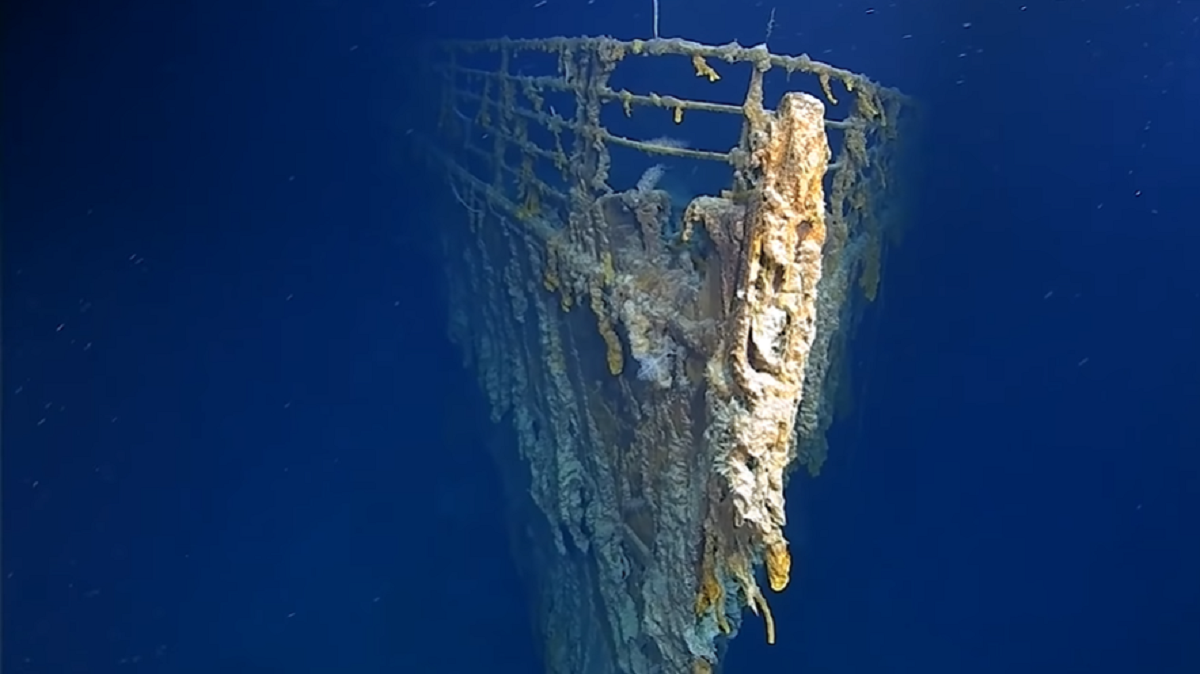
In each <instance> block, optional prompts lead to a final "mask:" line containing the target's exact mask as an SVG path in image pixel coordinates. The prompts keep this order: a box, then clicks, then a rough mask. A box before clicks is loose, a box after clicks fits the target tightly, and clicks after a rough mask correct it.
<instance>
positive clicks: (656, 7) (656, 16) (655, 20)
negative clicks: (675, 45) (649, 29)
mask: <svg viewBox="0 0 1200 674" xmlns="http://www.w3.org/2000/svg"><path fill="white" fill-rule="evenodd" d="M654 39H655V40H657V39H658V0H654Z"/></svg>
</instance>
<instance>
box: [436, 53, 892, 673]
mask: <svg viewBox="0 0 1200 674" xmlns="http://www.w3.org/2000/svg"><path fill="white" fill-rule="evenodd" d="M655 57H662V59H663V61H664V62H666V61H670V62H671V63H673V64H675V65H671V66H670V69H671V70H670V72H673V73H675V74H676V76H679V75H680V74H682V75H684V76H689V77H690V76H691V75H690V74H689V73H688V72H687V71H686V70H682V68H686V65H684V66H679V65H678V64H677V61H678V58H677V57H685V58H686V59H689V60H690V62H691V68H690V71H691V72H692V73H694V75H696V76H699V77H703V78H706V79H707V80H708V81H709V82H712V83H713V84H712V86H713V87H714V89H719V88H721V87H725V86H727V85H728V83H729V82H730V81H731V80H732V79H733V78H734V77H735V76H736V75H737V73H738V72H739V70H738V68H739V67H740V68H741V71H740V72H745V73H746V74H747V78H748V83H747V85H746V88H745V89H744V90H742V91H743V92H744V96H743V97H742V101H741V103H740V104H738V105H733V104H729V103H719V102H711V101H693V100H688V99H684V98H680V97H675V96H671V95H664V94H659V93H637V92H630V91H626V90H616V89H613V88H612V87H610V79H611V76H612V74H613V72H614V71H615V70H616V69H617V68H618V66H619V64H620V63H621V61H622V60H624V59H626V58H655ZM534 58H541V59H543V62H548V63H550V64H551V65H550V67H549V68H546V69H545V70H549V71H550V73H548V74H534V72H532V71H530V68H531V66H529V61H530V60H531V59H534ZM672 58H674V60H673V61H671V59H672ZM718 62H721V65H720V68H721V70H722V73H721V74H720V75H718V73H717V70H716V69H715V68H714V67H713V66H712V65H711V64H713V63H718ZM773 68H779V69H782V70H785V71H787V73H788V74H793V73H802V74H807V75H808V76H810V80H811V81H810V82H809V84H808V86H807V88H806V90H801V91H790V92H786V93H783V94H782V95H781V96H780V97H779V98H778V99H777V102H776V103H775V105H774V107H773V108H771V107H769V106H768V105H767V103H766V98H767V96H766V95H765V94H764V86H765V85H764V76H765V74H766V73H768V72H769V71H770V70H772V69H773ZM428 72H429V73H430V74H431V75H432V77H433V83H434V85H435V86H437V87H439V91H438V95H437V96H435V97H431V100H435V101H438V102H440V109H439V110H438V111H437V126H438V127H439V130H440V133H439V134H438V135H437V136H436V137H426V136H424V135H422V134H414V137H415V138H416V139H417V141H418V146H419V147H420V148H421V149H422V150H423V153H422V154H423V156H424V157H425V158H426V159H428V160H429V161H430V163H431V166H432V167H434V168H435V169H436V170H437V171H438V172H439V173H440V175H444V176H445V180H446V183H447V190H446V194H447V200H446V204H447V206H448V207H452V209H457V211H458V212H459V213H462V214H464V216H463V217H464V220H463V224H464V226H462V227H455V226H451V225H452V224H453V222H454V220H455V219H456V218H453V217H448V218H447V222H445V223H443V225H444V226H443V227H441V230H442V233H443V244H444V249H445V253H446V259H447V263H446V272H447V276H446V284H447V289H448V293H449V301H450V305H451V313H450V317H451V320H450V333H451V336H452V338H453V339H454V340H455V341H456V342H457V343H458V344H459V345H460V346H461V348H462V350H463V353H464V361H465V363H466V364H467V365H468V366H469V367H471V368H472V369H473V370H474V371H475V372H476V373H477V374H478V376H479V380H480V383H481V386H482V388H483V390H484V392H485V393H486V395H487V397H488V400H489V402H490V404H491V412H492V418H493V419H494V420H497V421H501V422H503V424H504V426H505V427H506V428H510V429H511V430H512V433H511V434H507V435H506V434H503V433H497V434H496V439H495V441H494V442H493V447H492V449H493V453H494V455H495V457H496V459H497V462H498V465H499V466H500V469H501V474H502V475H503V476H504V478H505V481H506V485H507V487H508V491H509V498H510V500H511V503H510V507H509V510H510V512H511V513H512V517H513V538H514V540H513V543H514V546H513V549H514V554H515V555H516V556H517V558H518V562H519V563H520V564H521V566H522V568H523V569H524V570H525V571H526V572H527V575H528V578H529V582H530V585H531V588H530V589H531V596H532V597H533V605H534V611H535V619H536V624H537V626H538V628H539V630H540V633H541V636H542V639H543V642H544V645H545V648H544V652H545V656H546V671H547V672H554V673H561V674H567V673H570V674H577V673H579V672H613V673H616V672H624V673H627V674H650V673H651V672H711V671H716V670H718V669H719V667H718V665H719V654H720V653H721V652H722V651H723V649H722V643H723V642H727V641H728V640H730V639H732V638H733V637H734V636H736V634H737V633H738V631H739V630H740V628H741V626H742V618H743V610H744V609H750V610H751V611H752V612H753V613H755V614H758V615H759V616H761V618H762V620H763V621H764V624H765V626H766V634H767V640H768V641H769V642H771V643H774V640H775V638H776V632H775V624H774V619H773V617H772V614H771V609H770V606H769V605H768V603H767V598H766V596H765V594H764V591H763V589H762V588H761V587H760V580H759V578H760V575H759V572H760V570H761V571H762V574H761V577H762V578H765V581H766V585H767V586H768V587H770V588H771V590H773V591H775V592H779V591H782V590H783V589H784V588H785V587H786V586H787V585H788V582H789V579H790V577H791V573H792V571H791V569H792V554H791V552H790V551H789V548H788V542H787V539H786V538H785V536H784V527H785V524H786V514H785V508H784V484H785V481H786V479H787V476H788V473H789V471H791V470H793V469H794V468H795V467H797V466H804V467H806V468H807V469H808V472H809V473H811V474H813V475H816V474H817V473H818V472H819V471H820V469H821V466H822V464H823V462H824V459H825V455H826V443H825V434H826V431H827V429H828V427H829V424H830V423H831V421H832V416H833V414H832V409H833V403H834V400H835V396H836V395H837V391H838V383H839V375H841V373H843V372H845V371H846V362H847V361H846V355H845V354H846V351H847V344H848V339H849V336H850V332H851V328H852V327H853V324H854V323H855V320H856V317H857V316H858V315H859V313H860V312H861V310H862V308H863V306H864V304H863V303H864V302H867V301H869V300H870V299H872V298H874V297H875V294H876V292H877V288H878V284H879V279H880V271H879V266H878V265H879V261H880V258H881V255H880V251H881V250H882V246H883V245H884V243H885V238H884V236H885V231H887V230H888V229H889V228H891V227H892V226H893V225H892V223H891V221H890V219H893V218H894V217H895V215H894V214H895V212H896V211H895V209H886V208H881V205H882V204H884V203H885V202H886V201H887V200H888V199H889V197H890V195H891V194H892V193H891V191H890V190H892V189H893V186H894V185H895V183H896V181H895V180H894V179H889V173H891V172H893V170H894V169H893V164H894V159H893V151H892V149H891V148H892V145H893V143H892V141H893V140H895V139H896V137H897V133H898V132H897V128H898V120H899V112H900V110H901V109H902V107H903V105H904V102H905V99H904V98H903V96H901V95H900V94H898V93H897V92H895V91H893V90H890V89H887V88H884V87H881V86H879V85H877V84H875V83H873V82H871V81H870V80H869V79H867V78H865V77H862V76H861V75H857V74H854V73H851V72H848V71H844V70H841V69H838V68H834V67H832V66H829V65H826V64H823V63H819V62H816V61H813V60H811V59H809V58H808V57H806V56H795V57H793V56H782V55H777V54H771V53H769V52H768V51H767V49H766V48H765V47H763V46H760V47H755V48H745V47H741V46H739V45H736V44H731V45H723V46H711V45H702V44H698V43H695V42H688V41H685V40H678V39H672V40H646V41H641V40H635V41H631V42H622V41H619V40H614V39H610V38H550V39H545V40H510V39H500V40H489V41H482V42H454V43H446V44H440V45H437V46H435V47H433V48H432V49H431V50H430V53H429V63H428ZM793 79H798V78H793ZM838 83H840V84H841V88H842V89H844V90H845V92H844V93H842V92H841V91H839V95H840V97H841V100H840V101H839V100H838V99H836V98H835V97H834V93H833V89H834V86H835V85H837V84H838ZM706 86H707V85H706ZM427 98H430V97H427ZM822 98H823V99H824V100H825V101H827V102H828V103H829V105H833V106H839V104H840V108H841V109H848V110H849V112H848V113H847V115H846V116H845V117H844V118H842V119H832V120H831V119H827V116H828V114H829V110H827V108H826V103H824V102H823V101H822ZM606 106H611V107H613V108H614V111H615V113H616V114H615V115H614V118H616V119H620V120H625V119H626V118H627V117H629V116H631V115H632V113H633V109H634V108H637V107H652V108H659V109H663V110H667V111H670V114H671V115H672V118H673V119H674V121H675V122H676V123H681V122H683V121H684V112H685V111H687V112H689V113H693V114H696V115H725V116H726V117H728V118H733V119H737V120H739V121H740V127H741V133H740V136H739V137H734V138H731V139H730V141H729V144H728V145H726V147H727V148H728V149H699V148H695V147H692V146H690V145H685V144H681V143H664V142H661V141H659V140H655V141H651V140H641V139H635V138H630V137H627V135H621V134H618V133H614V132H613V131H611V130H610V129H609V128H607V127H606V126H605V125H604V124H602V123H601V110H602V109H603V108H605V107H606ZM634 119H636V117H635V118H634ZM688 119H689V120H690V119H692V117H691V116H689V117H688ZM681 128H682V129H684V130H686V129H687V128H688V126H687V125H684V126H683V127H681ZM708 146H709V148H711V146H712V145H711V143H709V144H708ZM613 147H621V148H625V149H626V150H634V151H637V152H639V153H642V154H644V155H646V156H647V157H651V158H663V159H664V160H666V161H676V162H678V161H688V162H718V163H721V164H724V165H725V166H726V167H727V169H728V175H729V180H728V188H727V189H725V190H723V191H721V193H720V194H713V195H701V196H696V197H694V198H691V199H690V200H689V201H688V203H687V205H686V206H685V207H683V208H678V207H676V206H674V205H673V202H672V199H671V198H670V195H669V194H668V193H667V192H665V191H663V190H661V189H658V188H657V179H658V177H659V176H661V174H662V171H663V170H664V169H663V167H662V166H661V165H652V164H650V165H642V166H637V167H629V166H623V165H622V164H621V163H620V161H617V160H615V159H614V155H613V154H612V153H611V152H610V150H611V148H613ZM622 161H624V160H622ZM651 161H652V162H653V159H652V160H651ZM642 169H645V172H644V173H643V175H642V177H641V178H640V179H637V173H638V172H639V171H641V170H642ZM630 170H632V171H633V173H630V172H629V171H630ZM618 183H620V184H623V185H625V186H627V188H625V189H618V188H617V187H615V186H614V185H615V184H618ZM635 183H636V186H634V185H635ZM679 211H681V212H679ZM449 212H453V210H451V211H448V213H449ZM576 305H582V307H580V308H579V309H574V310H573V307H576ZM793 488H803V485H802V484H797V485H794V486H793Z"/></svg>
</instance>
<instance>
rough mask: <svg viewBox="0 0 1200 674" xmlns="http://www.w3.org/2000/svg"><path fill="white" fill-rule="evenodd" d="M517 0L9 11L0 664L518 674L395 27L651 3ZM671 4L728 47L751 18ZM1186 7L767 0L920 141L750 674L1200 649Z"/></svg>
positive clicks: (1082, 667) (736, 653)
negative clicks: (845, 407) (448, 327)
mask: <svg viewBox="0 0 1200 674" xmlns="http://www.w3.org/2000/svg"><path fill="white" fill-rule="evenodd" d="M10 4H11V3H10ZM425 4H428V3H425ZM533 4H534V3H533V2H530V1H523V2H520V3H514V2H497V3H488V2H483V1H482V0H438V2H437V3H436V4H434V5H432V6H429V7H424V6H422V3H414V2H408V1H405V2H380V1H379V0H373V1H372V2H367V1H366V0H351V1H349V2H338V1H335V0H324V1H317V2H300V3H283V2H258V3H248V4H247V3H234V2H229V1H228V0H211V1H207V2H190V1H189V2H180V3H154V2H145V1H144V0H136V1H135V0H131V1H128V2H124V3H82V2H79V3H73V4H70V3H39V4H35V3H25V6H20V7H9V8H8V15H7V16H6V19H5V22H4V29H5V36H4V50H5V53H4V69H5V72H4V75H5V77H4V92H3V99H2V100H3V101H4V104H5V105H4V108H3V109H4V113H5V114H4V119H3V124H4V127H3V145H2V147H3V159H4V175H3V190H4V193H3V203H2V205H3V217H4V230H3V234H4V251H3V254H4V257H3V283H4V288H3V302H4V303H3V321H4V324H3V328H4V329H3V357H4V363H3V364H4V371H3V396H4V397H3V400H4V413H3V423H4V426H3V442H4V447H3V448H4V456H3V459H4V463H3V469H4V474H3V490H4V491H3V497H4V499H3V506H4V512H3V526H4V529H3V534H4V539H3V544H4V550H3V562H4V568H3V573H4V577H3V592H4V596H3V608H4V615H3V617H4V629H3V647H4V653H3V665H4V666H5V668H6V671H13V672H45V673H50V674H62V673H67V672H96V673H98V674H99V673H105V672H120V671H139V672H172V673H174V672H188V673H190V672H196V673H199V672H211V671H224V672H231V673H236V674H241V673H246V674H258V673H267V672H280V673H283V672H286V673H289V674H292V673H300V672H330V671H357V672H395V671H437V672H467V671H478V670H479V669H482V668H483V667H485V666H486V667H490V668H491V669H493V670H496V671H513V672H533V671H538V670H539V668H540V667H541V664H540V659H539V657H538V656H537V654H536V653H537V651H536V647H535V645H534V643H533V641H532V640H531V638H530V636H529V621H528V618H527V612H528V611H527V608H526V606H525V601H524V594H523V592H522V590H521V589H520V587H519V586H518V581H517V575H516V571H515V570H514V569H513V568H512V563H511V561H510V556H509V554H508V543H507V536H506V531H505V524H504V522H503V519H502V508H501V499H500V496H499V488H498V485H497V483H496V479H495V477H494V475H493V474H492V467H491V464H490V463H489V459H488V457H487V456H486V455H485V454H484V453H483V452H482V451H481V443H482V441H483V439H484V438H485V437H487V436H488V435H489V434H490V433H493V432H494V430H493V429H492V428H491V427H490V424H489V422H488V421H487V419H486V410H485V409H484V407H483V405H482V403H481V402H480V398H479V396H478V394H477V393H476V388H475V385H474V383H473V380H472V378H471V376H470V375H468V374H467V373H465V372H463V371H462V369H461V367H460V361H459V358H458V356H457V354H456V353H455V352H454V351H453V349H452V348H451V347H450V345H449V344H448V343H447V342H446V340H445V338H444V326H445V313H444V311H445V310H444V307H443V304H442V299H441V296H440V294H439V293H440V290H439V287H438V281H437V279H438V277H439V275H440V273H441V271H440V269H439V267H438V260H437V258H436V257H435V256H432V255H429V254H428V253H429V252H430V251H431V250H432V244H433V241H434V236H433V232H434V231H435V230H436V228H437V227H438V226H439V225H438V222H436V221H435V220H434V219H433V218H432V216H431V214H432V213H433V212H434V209H433V208H432V207H431V202H430V200H431V198H441V197H431V196H430V195H431V194H438V193H440V192H437V190H440V189H441V187H440V183H439V182H438V181H437V179H436V176H428V175H425V174H424V173H423V170H422V169H421V167H420V166H419V165H418V164H416V163H415V162H413V161H412V159H411V155H410V154H409V153H408V150H407V148H406V147H405V146H404V144H403V143H402V142H401V137H402V133H403V130H404V128H406V126H408V125H409V123H410V122H411V121H412V119H414V118H415V114H414V109H415V108H416V107H417V106H418V105H419V101H417V100H415V98H414V97H416V96H420V95H421V94H422V92H421V91H420V90H419V89H418V88H416V86H415V84H414V81H413V78H412V77H411V76H410V75H411V72H412V71H413V69H414V67H415V66H414V63H413V60H412V53H413V49H412V48H411V45H412V43H413V41H415V40H418V39H427V38H430V37H433V36H439V35H440V36H446V35H456V36H464V35H465V36H474V37H478V36H491V35H499V34H502V33H508V34H512V35H551V34H563V33H611V34H615V35H618V36H622V37H635V36H636V37H646V36H647V35H648V33H649V30H650V11H649V9H650V2H649V0H638V1H637V2H626V1H625V0H595V3H594V4H591V5H588V4H586V2H585V0H550V2H549V3H547V4H546V5H545V6H543V7H540V8H533V7H532V5H533ZM809 4H814V5H825V4H830V3H809ZM662 5H663V6H662V17H661V27H662V32H663V33H664V34H665V35H686V36H687V37H691V38H695V39H699V40H703V41H715V42H724V41H728V40H732V39H738V40H740V41H741V42H742V43H744V44H752V43H757V42H759V41H761V40H762V38H763V36H764V33H765V26H766V23H767V19H768V16H769V14H770V8H771V6H772V5H771V3H770V2H769V0H768V1H767V2H766V3H762V4H755V5H747V4H743V3H741V2H734V1H732V0H724V1H721V2H717V1H710V2H707V3H704V4H697V3H682V2H679V1H678V0H662ZM869 10H873V11H869ZM1198 17H1200V6H1198V5H1197V4H1196V3H1194V2H1143V3H1140V4H1137V5H1128V6H1127V5H1126V4H1125V3H1120V2H1115V1H1114V2H1097V1H1095V0H1092V1H1086V2H1085V1H1080V0H1057V1H1056V0H1030V1H1029V2H1027V3H1025V5H1024V6H1022V4H1021V3H1019V2H973V3H971V2H967V3H963V2H949V1H942V2H937V1H934V0H923V1H915V2H907V1H904V0H898V1H897V2H895V3H888V4H887V5H886V6H884V5H879V6H872V5H871V4H870V3H854V2H848V3H840V4H838V5H837V6H815V7H811V8H809V7H801V6H792V5H780V6H779V7H778V8H777V11H776V25H775V27H774V30H773V32H772V37H771V42H770V43H771V46H772V48H773V49H774V50H776V51H781V52H802V51H804V52H808V53H810V54H812V55H813V56H815V57H818V58H821V59H823V60H827V61H830V62H833V63H835V64H837V65H841V66H845V67H849V68H853V69H856V70H861V71H864V72H867V73H869V74H870V75H871V76H873V77H875V78H876V79H879V80H881V81H884V82H886V83H889V84H894V85H896V86H899V87H901V88H904V89H905V90H906V91H909V92H911V93H912V94H914V95H915V96H916V97H918V98H919V99H920V100H921V102H922V117H923V120H924V131H923V134H922V135H921V136H920V138H919V140H918V141H917V142H916V143H914V147H913V148H912V151H913V155H914V157H915V158H916V161H915V162H914V163H913V164H911V165H910V166H911V170H912V171H913V176H911V177H912V178H913V181H912V184H913V185H914V187H913V188H912V193H911V194H912V198H913V202H914V208H913V211H912V213H913V217H912V219H911V222H910V226H909V230H908V232H907V233H906V237H905V240H904V242H903V245H902V246H901V247H899V248H897V249H894V250H893V251H892V252H891V254H890V256H889V258H888V260H887V268H886V270H885V279H884V289H883V293H882V296H881V298H880V300H879V302H878V303H877V305H876V307H875V309H876V312H875V314H874V316H873V318H872V320H870V321H868V322H867V324H866V325H865V329H864V331H863V333H862V335H861V338H860V341H859V343H858V345H859V348H858V350H857V352H856V354H857V363H856V365H857V367H856V371H855V381H856V383H857V386H856V394H857V403H858V406H857V412H856V414H855V416H854V418H852V419H851V420H849V421H848V422H847V423H845V424H843V425H842V426H840V427H839V428H838V429H837V430H836V432H835V435H834V438H833V443H834V446H833V452H834V454H833V456H832V459H831V463H830V465H829V466H827V469H826V471H825V473H824V475H823V476H822V477H821V478H820V479H819V480H816V481H812V482H809V481H807V480H801V481H797V482H796V483H795V487H794V488H793V490H792V493H791V494H789V498H790V505H791V507H792V513H793V514H792V519H793V525H792V535H793V538H794V539H796V540H797V547H798V549H799V551H800V554H799V555H798V573H797V581H796V583H795V584H794V585H793V587H791V588H790V589H789V590H788V591H787V592H786V593H785V594H783V595H780V596H777V597H775V598H773V601H772V606H773V607H774V612H775V618H776V621H777V623H778V625H779V643H778V645H777V646H775V647H773V648H767V647H766V646H763V645H762V634H761V627H759V623H758V622H757V621H755V620H750V621H748V623H747V625H748V627H747V630H746V632H745V633H744V634H743V635H742V636H741V637H740V638H738V639H737V641H736V642H735V643H734V647H733V649H732V651H731V655H730V658H729V671H731V672H744V671H751V670H752V669H753V670H764V669H766V668H770V669H772V670H773V671H780V670H781V668H787V671H791V670H792V669H794V670H795V671H818V672H833V671H875V672H907V671H914V670H918V669H919V670H921V671H925V672H930V673H933V674H957V673H959V672H963V671H974V672H996V673H1001V672H1003V673H1006V674H1007V673H1008V672H1012V671H1039V672H1041V671H1044V672H1056V673H1061V672H1089V673H1100V674H1104V673H1108V672H1112V673H1113V674H1116V673H1118V672H1119V673H1120V674H1128V673H1129V672H1195V671H1200V572H1197V569H1200V535H1198V532H1200V416H1198V412H1200V355H1197V354H1198V351H1200V349H1198V345H1200V329H1198V328H1200V283H1198V282H1197V280H1196V274H1195V272H1196V266H1195V264H1194V256H1195V254H1196V249H1197V245H1198V243H1200V234H1197V229H1196V227H1195V224H1196V213H1197V210H1198V209H1200V197H1198V196H1197V192H1196V191H1195V185H1196V184H1197V183H1198V182H1200V160H1198V159H1197V155H1198V153H1197V150H1198V149H1200V148H1198V147H1197V140H1196V139H1197V138H1200V135H1197V131H1198V129H1197V126H1198V125H1197V120H1198V119H1200V114H1198V113H1197V109H1198V108H1200V106H1198V105H1197V103H1198V102H1200V47H1198V46H1197V45H1200V18H1198ZM684 126H685V128H686V126H687V125H686V124H685V125H684Z"/></svg>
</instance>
